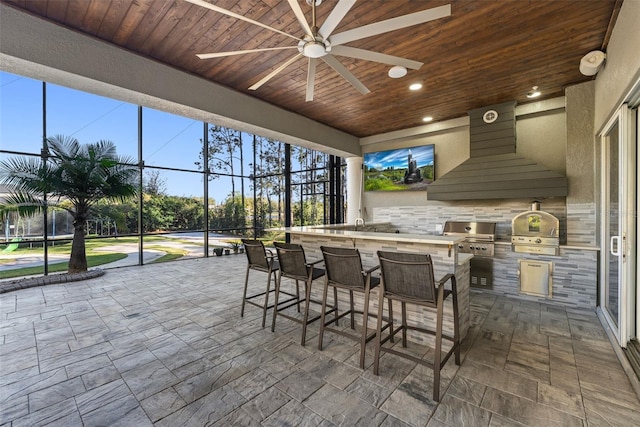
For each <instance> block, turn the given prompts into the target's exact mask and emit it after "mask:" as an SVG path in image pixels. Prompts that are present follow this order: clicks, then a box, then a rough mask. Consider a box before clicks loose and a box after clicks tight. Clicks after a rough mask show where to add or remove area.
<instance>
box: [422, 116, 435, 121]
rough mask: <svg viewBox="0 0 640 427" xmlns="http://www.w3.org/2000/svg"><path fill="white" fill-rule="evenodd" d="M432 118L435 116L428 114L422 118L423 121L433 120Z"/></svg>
mask: <svg viewBox="0 0 640 427" xmlns="http://www.w3.org/2000/svg"><path fill="white" fill-rule="evenodd" d="M432 120H433V117H431V116H426V117H423V118H422V121H423V122H430V121H432Z"/></svg>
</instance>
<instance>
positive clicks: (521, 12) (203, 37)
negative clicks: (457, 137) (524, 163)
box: [2, 0, 621, 137]
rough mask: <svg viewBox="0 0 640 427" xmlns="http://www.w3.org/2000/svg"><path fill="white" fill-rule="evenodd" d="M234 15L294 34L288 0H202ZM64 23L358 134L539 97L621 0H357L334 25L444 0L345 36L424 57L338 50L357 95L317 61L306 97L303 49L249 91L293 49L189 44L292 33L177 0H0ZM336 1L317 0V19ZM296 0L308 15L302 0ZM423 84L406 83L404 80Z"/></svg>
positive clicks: (565, 72)
mask: <svg viewBox="0 0 640 427" xmlns="http://www.w3.org/2000/svg"><path fill="white" fill-rule="evenodd" d="M209 1H210V2H212V3H215V4H216V5H218V6H220V7H222V8H225V9H228V10H231V11H233V12H235V13H238V14H241V15H243V16H248V17H251V18H252V19H254V20H256V21H259V22H261V23H264V24H266V25H269V26H272V27H275V28H277V29H280V30H282V31H285V32H287V33H290V34H294V35H300V36H302V34H303V32H302V30H301V28H300V24H299V23H298V22H297V21H296V19H295V16H294V14H293V12H292V11H291V8H290V7H289V4H288V3H287V1H286V0H215V1H214V0H209ZM2 2H3V3H6V4H8V5H11V6H13V7H16V8H19V9H23V10H25V11H28V12H29V13H32V14H34V15H38V16H40V17H43V18H45V19H48V20H50V21H53V22H56V23H58V24H60V25H63V26H65V27H68V28H71V29H73V30H76V31H79V32H82V33H85V34H88V35H90V36H93V37H97V38H98V39H101V40H104V41H106V42H108V43H112V44H114V45H117V46H120V47H122V48H125V49H128V50H130V51H132V52H135V53H137V54H140V55H142V56H145V57H148V58H151V59H153V60H156V61H159V62H162V63H165V64H168V65H170V66H173V67H176V68H179V69H181V70H184V71H186V72H188V73H192V74H196V75H198V76H201V77H203V78H206V79H208V80H211V81H213V82H216V83H219V84H222V85H224V86H228V87H230V88H233V89H235V90H237V91H240V92H244V93H247V94H249V95H251V96H255V97H257V98H260V99H263V100H265V101H267V102H269V103H271V104H274V105H277V106H280V107H282V108H285V109H287V110H290V111H294V112H297V113H299V114H302V115H304V116H307V117H309V118H311V119H314V120H317V121H319V122H322V123H325V124H327V125H329V126H332V127H335V128H337V129H341V130H343V131H345V132H348V133H350V134H353V135H355V136H358V137H364V136H370V135H375V134H380V133H385V132H390V131H394V130H399V129H405V128H410V127H415V126H420V125H422V124H423V122H422V118H423V117H424V116H427V115H429V116H432V117H433V118H434V120H435V121H440V120H445V119H450V118H455V117H461V116H464V115H466V112H467V111H469V110H471V109H474V108H479V107H483V106H486V105H491V104H497V103H501V102H506V101H511V100H516V101H517V102H518V103H519V104H522V103H526V102H530V100H529V99H527V98H526V93H527V92H528V91H530V90H531V88H532V86H534V85H535V86H539V88H540V91H541V92H542V96H541V97H540V98H538V99H546V98H552V97H557V96H561V95H563V92H564V88H565V87H567V86H569V85H573V84H576V83H580V82H584V81H587V80H589V79H590V77H585V76H583V75H581V74H580V72H579V70H578V65H579V62H580V58H581V57H582V56H583V55H585V54H586V53H587V52H589V51H591V50H595V49H603V48H606V43H607V41H608V37H609V33H610V30H611V28H612V26H613V24H614V22H615V18H616V16H617V13H618V10H619V8H620V3H621V0H588V1H586V0H366V1H365V0H360V1H358V2H357V3H356V5H355V6H354V7H353V8H352V9H351V10H350V11H349V13H348V14H347V15H346V17H345V19H344V20H343V21H342V22H341V23H340V25H339V26H338V28H337V29H336V31H335V32H334V33H338V32H342V31H344V30H347V29H351V28H356V27H360V26H362V25H366V24H369V23H373V22H377V21H380V20H384V19H389V18H392V17H395V16H400V15H404V14H408V13H412V12H417V11H420V10H424V9H428V8H432V7H436V6H441V5H444V4H448V3H451V5H452V12H451V16H450V17H447V18H442V19H438V20H435V21H432V22H428V23H425V24H421V25H417V26H414V27H409V28H406V29H401V30H396V31H393V32H390V33H386V34H383V35H379V36H375V37H370V38H366V39H362V40H359V41H355V42H352V43H349V44H348V45H349V46H353V47H359V48H362V49H369V50H374V51H377V52H383V53H386V54H389V55H395V56H400V57H404V58H409V59H413V60H417V61H421V62H424V65H423V66H422V68H421V69H420V70H409V73H408V75H407V76H405V77H403V78H400V79H391V78H389V77H388V76H387V71H388V69H389V66H387V65H383V64H378V63H374V62H369V61H363V60H357V59H350V58H345V57H338V59H339V60H340V62H341V63H342V64H343V65H344V66H346V67H347V69H349V71H351V72H352V73H353V74H354V75H355V76H356V77H357V78H358V79H360V80H361V81H362V82H363V83H364V84H365V85H366V86H367V87H368V88H369V89H370V90H371V93H369V94H367V95H361V94H360V93H359V92H357V91H356V90H355V89H354V88H353V87H352V86H351V85H350V84H349V83H347V82H346V81H345V80H343V79H342V78H341V77H340V76H339V75H338V74H336V73H335V72H334V71H333V70H332V69H331V68H330V67H328V66H327V65H325V64H324V63H322V62H321V61H318V68H317V72H316V86H315V97H314V100H313V101H312V102H305V88H306V78H307V75H306V74H307V61H306V58H301V59H299V60H298V61H296V62H295V63H294V64H292V65H291V66H289V67H288V68H286V69H285V70H284V71H283V72H282V73H280V74H279V75H278V76H277V77H275V78H273V79H272V80H270V81H269V82H268V83H267V84H265V85H264V86H262V87H261V88H260V89H258V90H256V91H249V90H248V88H249V87H250V86H251V85H253V84H254V83H256V82H257V81H258V80H260V79H261V78H262V77H263V76H264V75H266V74H268V73H269V72H270V71H271V70H272V69H274V68H276V67H277V66H278V65H280V64H281V63H283V62H284V61H286V60H287V59H288V58H290V57H291V56H293V55H294V53H296V52H297V51H295V50H285V51H271V52H263V53H256V54H247V55H242V56H232V57H227V58H217V59H207V60H201V59H198V58H197V57H196V56H195V55H196V54H197V53H209V52H218V51H230V50H245V49H255V48H264V47H275V46H287V45H291V44H292V43H293V44H295V41H294V40H292V39H290V38H288V37H286V36H283V35H280V34H278V33H275V32H272V31H269V30H266V29H263V28H260V27H258V26H256V25H252V24H249V23H246V22H243V21H240V20H237V19H234V18H230V17H227V16H224V15H222V14H220V13H217V12H214V11H211V10H208V9H205V8H203V7H200V6H197V5H193V4H191V3H188V2H186V1H184V0H135V1H131V0H92V1H88V0H50V1H45V0H28V1H25V0H2ZM335 3H336V2H335V1H331V0H325V1H324V2H322V3H321V4H320V6H318V23H319V24H321V23H322V22H324V19H325V18H326V17H327V15H328V13H329V12H330V11H331V10H332V9H333V7H334V5H335ZM300 4H301V6H302V8H303V10H304V11H305V14H306V15H307V19H308V20H309V21H310V20H311V9H310V7H309V6H308V5H307V4H306V2H305V1H304V0H300ZM414 82H420V83H422V84H423V88H422V89H421V90H419V91H415V92H412V91H409V90H408V86H409V84H411V83H414Z"/></svg>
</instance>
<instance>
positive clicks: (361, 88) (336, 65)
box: [322, 55, 371, 95]
mask: <svg viewBox="0 0 640 427" xmlns="http://www.w3.org/2000/svg"><path fill="white" fill-rule="evenodd" d="M322 60H323V61H324V62H326V63H327V64H328V65H329V66H330V67H331V68H333V69H334V70H335V71H336V72H337V73H338V74H340V75H341V76H342V78H343V79H345V80H346V81H348V82H349V83H351V85H352V86H353V87H355V88H356V89H357V90H358V92H360V93H361V94H363V95H366V94H368V93H369V92H371V91H370V90H369V89H367V87H366V86H365V85H363V84H362V82H361V81H360V80H358V79H357V78H356V76H354V75H353V74H351V72H350V71H349V70H347V68H346V67H345V66H344V65H342V64H341V63H340V61H338V60H337V59H336V58H334V57H333V55H325V56H323V57H322Z"/></svg>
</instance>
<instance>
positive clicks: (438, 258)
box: [277, 223, 472, 347]
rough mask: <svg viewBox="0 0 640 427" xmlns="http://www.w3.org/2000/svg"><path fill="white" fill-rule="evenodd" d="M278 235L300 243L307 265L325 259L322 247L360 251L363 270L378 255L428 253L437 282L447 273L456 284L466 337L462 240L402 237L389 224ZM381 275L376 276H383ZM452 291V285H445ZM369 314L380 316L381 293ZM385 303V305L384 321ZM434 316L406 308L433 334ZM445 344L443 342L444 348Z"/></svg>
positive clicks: (448, 322) (343, 300)
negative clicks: (459, 251) (286, 236)
mask: <svg viewBox="0 0 640 427" xmlns="http://www.w3.org/2000/svg"><path fill="white" fill-rule="evenodd" d="M277 230H278V231H284V232H286V233H289V235H290V238H291V243H298V244H301V245H302V246H303V247H304V250H305V254H306V256H307V260H308V261H313V260H317V259H322V252H321V251H320V246H331V247H343V248H357V249H358V250H359V251H360V255H361V257H362V264H363V267H364V269H365V270H366V269H368V268H371V267H374V266H376V265H378V256H377V251H378V250H387V251H398V252H414V253H428V254H430V255H431V259H432V260H433V268H434V276H435V279H436V280H439V279H440V278H442V277H443V276H444V275H445V274H447V273H453V274H455V276H456V279H457V288H458V306H459V310H460V319H459V320H460V336H461V337H462V338H463V337H465V336H466V334H467V331H468V329H469V321H470V319H469V317H470V315H469V313H470V307H469V283H470V274H469V260H470V259H471V258H472V255H469V254H462V253H458V245H457V243H458V242H460V241H462V240H463V239H462V238H460V237H451V236H435V235H433V236H432V235H427V234H417V233H416V234H413V233H398V232H397V228H396V227H394V226H393V224H390V223H378V224H367V225H366V226H361V225H359V226H357V227H355V226H353V225H346V224H340V225H321V226H307V227H285V228H278V229H277ZM379 274H380V271H379V270H378V271H376V272H374V275H379ZM323 284H324V282H323V281H322V279H320V280H317V281H316V283H314V285H313V286H312V295H313V296H314V297H315V298H317V299H320V298H319V297H320V295H321V291H322V286H323ZM445 286H446V288H447V289H450V283H447V284H445ZM338 294H339V306H341V307H342V310H344V309H345V308H347V307H348V306H349V299H348V294H347V293H346V292H339V293H338ZM370 300H371V305H370V309H369V311H370V313H374V314H375V313H377V310H378V291H377V290H374V291H373V292H372V295H371V298H370ZM332 301H333V297H332V296H331V292H330V293H329V296H328V303H329V304H331V303H332ZM355 304H356V307H357V309H359V308H358V307H362V299H361V298H358V297H356V302H355ZM393 311H394V323H395V324H399V323H400V321H401V310H400V304H399V303H397V307H396V305H395V303H394V306H393ZM386 315H387V312H386V303H385V316H386ZM435 316H436V311H435V310H433V309H429V308H424V307H410V306H409V305H408V306H407V317H408V320H409V322H408V323H409V324H412V323H413V322H416V321H417V322H418V324H420V325H422V326H426V327H428V328H431V329H433V328H435ZM374 327H375V319H374V318H370V323H369V328H374ZM443 329H444V331H445V333H447V334H448V335H449V334H450V335H453V311H452V305H451V297H449V299H447V300H446V301H445V310H444V322H443ZM408 339H409V340H411V341H415V342H418V343H422V344H426V345H429V346H431V347H433V345H434V340H433V337H431V336H426V335H425V334H416V333H414V332H412V331H409V332H408ZM444 344H446V341H444V342H443V345H444Z"/></svg>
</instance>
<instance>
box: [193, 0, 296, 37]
mask: <svg viewBox="0 0 640 427" xmlns="http://www.w3.org/2000/svg"><path fill="white" fill-rule="evenodd" d="M186 1H188V2H189V3H192V4H195V5H197V6H202V7H205V8H207V9H211V10H213V11H215V12H218V13H222V14H223V15H227V16H231V17H232V18H236V19H240V20H241V21H245V22H248V23H250V24H253V25H257V26H259V27H262V28H266V29H267V30H271V31H275V32H276V33H279V34H282V35H284V36H287V37H291V38H292V39H295V40H300V38H299V37H296V36H294V35H291V34H287V33H285V32H284V31H280V30H278V29H277V28H273V27H270V26H268V25H265V24H263V23H262V22H258V21H254V20H253V19H250V18H247V17H246V16H242V15H239V14H237V13H234V12H231V11H230V10H227V9H223V8H221V7H218V6H216V5H215V4H211V3H209V2H206V1H204V0H186Z"/></svg>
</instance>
